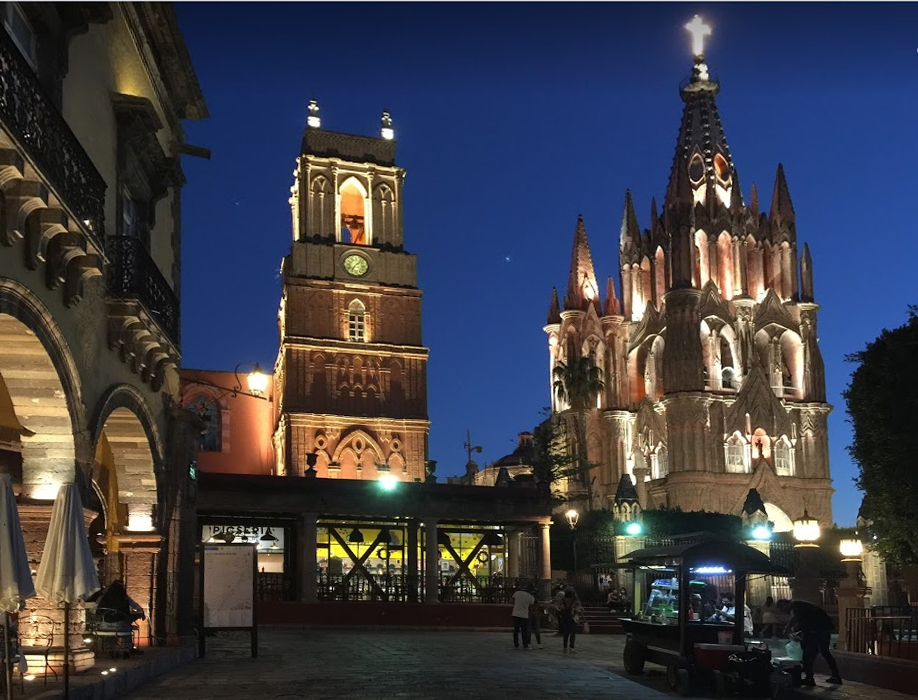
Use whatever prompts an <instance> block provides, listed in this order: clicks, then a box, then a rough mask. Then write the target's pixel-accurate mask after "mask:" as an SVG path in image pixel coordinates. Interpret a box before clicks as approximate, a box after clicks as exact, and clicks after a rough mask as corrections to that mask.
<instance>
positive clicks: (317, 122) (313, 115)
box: [306, 100, 322, 129]
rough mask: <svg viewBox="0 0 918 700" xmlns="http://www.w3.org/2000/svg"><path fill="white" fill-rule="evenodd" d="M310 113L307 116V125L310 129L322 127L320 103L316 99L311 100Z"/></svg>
mask: <svg viewBox="0 0 918 700" xmlns="http://www.w3.org/2000/svg"><path fill="white" fill-rule="evenodd" d="M308 109H309V115H308V116H307V117H306V126H308V127H309V128H310V129H319V128H321V127H322V120H321V119H320V118H319V103H318V102H316V101H315V100H309V108H308Z"/></svg>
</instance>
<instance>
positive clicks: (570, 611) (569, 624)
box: [558, 588, 583, 654]
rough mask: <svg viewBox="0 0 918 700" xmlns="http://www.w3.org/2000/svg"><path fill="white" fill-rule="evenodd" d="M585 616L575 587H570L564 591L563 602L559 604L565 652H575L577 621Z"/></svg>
mask: <svg viewBox="0 0 918 700" xmlns="http://www.w3.org/2000/svg"><path fill="white" fill-rule="evenodd" d="M582 616H583V606H581V605H580V600H578V598H577V594H576V593H575V592H574V589H573V588H568V589H567V590H566V591H565V592H564V597H563V598H562V599H561V604H560V605H559V606H558V617H559V618H560V620H561V636H562V637H563V639H562V641H563V642H564V653H565V654H567V653H568V647H569V648H570V653H571V654H573V653H575V650H574V643H575V642H576V641H577V622H578V619H579V618H581V617H582Z"/></svg>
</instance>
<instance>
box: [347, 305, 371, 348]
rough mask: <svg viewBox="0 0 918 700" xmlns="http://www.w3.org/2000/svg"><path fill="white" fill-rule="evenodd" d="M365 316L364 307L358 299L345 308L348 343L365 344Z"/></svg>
mask: <svg viewBox="0 0 918 700" xmlns="http://www.w3.org/2000/svg"><path fill="white" fill-rule="evenodd" d="M366 316H367V313H366V307H365V306H364V305H363V302H361V301H360V300H359V299H354V301H352V302H351V303H350V305H349V306H348V307H347V339H348V340H349V341H350V342H352V343H365V342H367V336H366Z"/></svg>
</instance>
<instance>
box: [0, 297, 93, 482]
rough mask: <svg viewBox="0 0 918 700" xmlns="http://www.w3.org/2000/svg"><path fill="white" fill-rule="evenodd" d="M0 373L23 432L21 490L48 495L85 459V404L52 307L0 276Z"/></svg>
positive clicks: (74, 476)
mask: <svg viewBox="0 0 918 700" xmlns="http://www.w3.org/2000/svg"><path fill="white" fill-rule="evenodd" d="M0 376H2V377H3V379H4V383H5V385H6V389H7V391H8V393H9V399H10V402H11V404H12V406H13V410H14V413H15V415H16V417H17V419H18V421H19V422H20V424H21V425H22V426H23V427H24V428H26V429H27V430H28V431H30V432H31V433H34V434H33V435H29V436H26V435H22V437H21V448H22V475H21V481H22V493H23V495H24V496H25V497H27V498H33V499H36V500H53V499H54V497H55V496H56V494H57V487H58V486H59V484H61V483H67V482H73V481H75V480H77V477H78V475H77V471H76V465H77V463H78V462H88V452H89V444H88V441H87V440H86V436H87V420H86V412H85V407H84V406H83V402H82V398H81V395H80V394H81V387H80V380H79V374H78V372H77V369H76V363H75V362H74V359H73V355H72V354H71V352H70V349H69V347H68V345H67V342H66V341H65V339H64V337H63V334H62V333H61V331H60V329H59V328H58V327H57V324H56V323H55V321H54V318H53V316H52V315H51V313H50V312H49V311H48V310H47V309H46V308H45V307H44V305H43V304H42V303H41V302H40V301H39V300H38V299H37V298H36V297H35V296H34V295H33V294H32V293H31V292H30V291H29V290H28V289H26V288H25V287H24V286H22V285H21V284H19V283H18V282H15V281H13V280H9V279H0Z"/></svg>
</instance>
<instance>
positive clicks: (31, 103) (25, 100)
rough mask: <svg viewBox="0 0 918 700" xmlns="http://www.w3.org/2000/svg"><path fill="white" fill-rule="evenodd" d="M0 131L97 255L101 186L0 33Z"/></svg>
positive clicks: (21, 60) (102, 213) (58, 116)
mask: <svg viewBox="0 0 918 700" xmlns="http://www.w3.org/2000/svg"><path fill="white" fill-rule="evenodd" d="M0 126H2V127H3V129H4V130H5V131H6V133H7V135H8V136H9V138H10V140H12V141H13V144H14V145H15V147H16V148H17V149H18V150H19V151H20V152H21V153H22V154H23V155H24V156H25V158H26V159H27V160H28V161H30V163H31V164H32V165H33V166H34V168H35V170H37V171H38V176H39V177H40V178H41V179H42V180H44V181H45V182H46V184H47V187H48V189H49V190H51V192H52V193H53V195H54V197H55V198H56V199H57V200H58V201H59V203H60V206H61V208H62V209H64V210H65V211H67V213H68V214H69V215H70V218H71V219H72V220H73V221H74V222H75V224H76V226H77V227H79V229H80V230H81V232H82V233H83V234H84V235H85V236H86V238H87V240H88V242H89V243H90V247H91V248H94V249H96V250H101V248H102V247H101V245H100V241H101V235H102V232H103V230H104V220H105V187H106V185H105V180H103V179H102V176H101V175H100V174H99V172H98V171H97V170H96V168H95V166H94V165H93V163H92V161H91V160H90V158H89V156H88V155H87V154H86V152H85V151H84V150H83V147H82V146H81V145H80V142H79V141H78V140H77V138H76V136H74V134H73V132H72V131H71V130H70V127H69V126H68V125H67V122H65V121H64V118H63V117H62V116H61V114H60V112H59V111H58V109H57V107H56V106H55V105H54V102H53V101H52V100H51V98H50V97H49V96H48V94H47V93H46V92H45V90H44V88H43V87H42V85H41V83H40V82H39V80H38V76H37V75H36V74H35V71H33V70H32V68H31V66H29V64H28V63H27V62H26V60H25V58H23V56H22V54H21V53H20V52H19V49H18V48H17V47H16V45H15V44H14V43H13V42H12V40H11V39H10V37H9V35H8V34H7V33H6V31H4V30H3V29H0Z"/></svg>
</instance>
